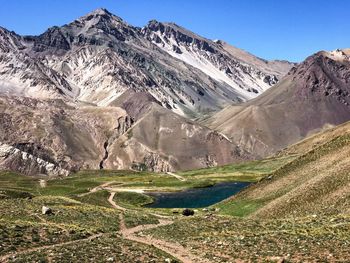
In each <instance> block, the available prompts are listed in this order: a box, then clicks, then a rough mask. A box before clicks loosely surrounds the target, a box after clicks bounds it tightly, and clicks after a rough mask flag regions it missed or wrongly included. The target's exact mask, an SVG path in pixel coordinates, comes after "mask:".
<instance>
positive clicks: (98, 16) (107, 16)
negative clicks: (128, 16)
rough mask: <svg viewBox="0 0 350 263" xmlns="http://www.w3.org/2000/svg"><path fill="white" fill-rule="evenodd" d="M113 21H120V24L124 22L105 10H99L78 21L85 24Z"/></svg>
mask: <svg viewBox="0 0 350 263" xmlns="http://www.w3.org/2000/svg"><path fill="white" fill-rule="evenodd" d="M112 20H114V21H118V22H124V21H123V19H121V18H120V17H118V16H116V15H113V14H112V13H111V12H109V11H108V10H107V9H105V8H98V9H96V10H94V11H92V12H90V13H88V14H87V15H84V16H82V17H80V18H79V19H78V21H80V22H83V23H87V22H90V23H91V22H92V23H94V22H95V23H96V22H97V23H98V22H100V21H112Z"/></svg>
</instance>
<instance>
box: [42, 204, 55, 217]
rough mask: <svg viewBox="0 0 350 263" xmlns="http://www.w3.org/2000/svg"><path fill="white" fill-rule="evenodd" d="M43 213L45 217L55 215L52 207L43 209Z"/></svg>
mask: <svg viewBox="0 0 350 263" xmlns="http://www.w3.org/2000/svg"><path fill="white" fill-rule="evenodd" d="M41 213H42V214H43V215H52V214H53V211H52V209H51V208H50V207H47V206H43V207H42V208H41Z"/></svg>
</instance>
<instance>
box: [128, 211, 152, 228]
mask: <svg viewBox="0 0 350 263" xmlns="http://www.w3.org/2000/svg"><path fill="white" fill-rule="evenodd" d="M124 220H125V225H126V227H128V228H131V227H135V226H139V225H148V224H158V223H159V221H158V219H157V217H155V216H154V215H151V214H147V213H143V212H142V211H132V210H129V211H126V212H125V213H124Z"/></svg>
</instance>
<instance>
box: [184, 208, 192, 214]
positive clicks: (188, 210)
mask: <svg viewBox="0 0 350 263" xmlns="http://www.w3.org/2000/svg"><path fill="white" fill-rule="evenodd" d="M182 215H184V216H193V215H194V210H192V209H188V208H186V209H184V210H183V211H182Z"/></svg>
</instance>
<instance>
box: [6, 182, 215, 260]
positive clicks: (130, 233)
mask: <svg viewBox="0 0 350 263" xmlns="http://www.w3.org/2000/svg"><path fill="white" fill-rule="evenodd" d="M111 183H113V182H108V183H105V184H103V185H100V186H97V187H95V188H93V189H91V190H90V192H89V193H91V192H96V191H99V190H103V189H106V187H107V186H108V185H109V184H111ZM87 194H88V193H87ZM115 194H116V192H111V194H110V196H109V197H108V202H109V203H110V204H111V205H112V207H114V208H115V209H118V210H120V211H122V213H120V215H119V218H120V230H119V232H120V234H121V235H122V236H123V238H125V239H128V240H130V241H134V242H139V243H143V244H146V245H150V246H154V247H156V248H158V249H160V250H162V251H164V252H165V253H167V254H169V255H171V256H173V257H174V258H176V259H178V260H179V261H181V262H183V263H192V262H196V263H209V261H208V260H207V259H203V258H200V257H198V256H196V255H194V254H192V253H191V252H189V250H187V249H186V248H184V247H183V246H181V245H179V244H176V243H170V242H167V241H164V240H161V239H157V238H154V237H151V236H141V235H140V234H141V233H140V232H142V231H145V230H149V229H154V228H157V227H161V226H166V225H171V224H173V223H174V221H173V220H169V218H168V217H166V216H162V215H158V214H153V215H155V216H157V217H158V220H159V223H158V224H149V225H139V226H136V227H133V228H127V227H126V225H125V220H124V212H125V211H127V209H126V208H124V207H121V206H119V205H117V204H116V203H115V201H114V200H113V199H114V197H115ZM40 219H41V218H40ZM43 221H45V220H44V219H43ZM106 234H108V233H106ZM103 235H105V234H104V233H100V234H96V235H92V236H90V237H88V238H83V239H78V240H72V241H67V242H62V243H58V244H53V245H47V246H41V247H34V248H29V249H25V250H22V251H17V252H14V253H11V254H8V255H4V256H1V257H0V262H8V260H9V259H10V258H13V257H17V256H19V255H23V254H27V253H32V252H37V251H40V250H45V249H53V248H56V247H62V246H65V245H70V244H75V243H79V242H85V241H91V240H94V239H97V238H99V237H101V236H103Z"/></svg>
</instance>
